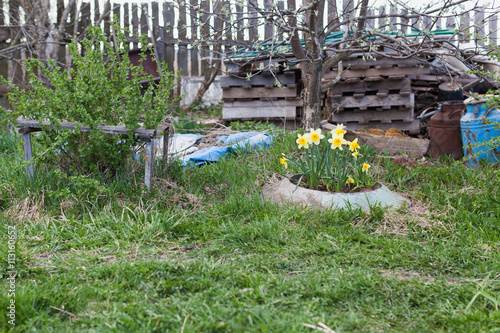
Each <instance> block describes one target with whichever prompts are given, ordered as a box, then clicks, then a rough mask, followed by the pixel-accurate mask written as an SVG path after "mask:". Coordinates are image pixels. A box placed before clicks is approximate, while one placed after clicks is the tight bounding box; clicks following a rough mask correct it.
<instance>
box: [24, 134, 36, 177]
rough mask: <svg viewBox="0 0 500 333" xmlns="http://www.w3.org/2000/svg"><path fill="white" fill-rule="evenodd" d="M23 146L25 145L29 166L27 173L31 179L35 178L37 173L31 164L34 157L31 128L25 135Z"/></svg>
mask: <svg viewBox="0 0 500 333" xmlns="http://www.w3.org/2000/svg"><path fill="white" fill-rule="evenodd" d="M23 145H24V161H25V162H28V163H29V164H28V165H27V166H26V173H27V174H28V177H29V178H33V177H34V176H35V171H34V170H33V163H31V162H30V161H31V158H32V157H33V151H32V149H31V132H30V131H29V128H28V129H27V132H26V133H24V134H23Z"/></svg>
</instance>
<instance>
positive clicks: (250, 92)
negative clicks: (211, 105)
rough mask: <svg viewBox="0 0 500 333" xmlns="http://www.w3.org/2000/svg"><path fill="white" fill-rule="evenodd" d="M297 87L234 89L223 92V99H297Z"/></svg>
mask: <svg viewBox="0 0 500 333" xmlns="http://www.w3.org/2000/svg"><path fill="white" fill-rule="evenodd" d="M297 95H298V93H297V87H286V88H278V87H275V88H261V87H256V88H253V87H251V86H249V88H248V89H247V88H240V87H234V88H229V89H224V90H222V98H223V99H240V98H245V99H247V98H261V99H263V98H287V97H297Z"/></svg>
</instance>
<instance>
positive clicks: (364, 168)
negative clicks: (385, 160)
mask: <svg viewBox="0 0 500 333" xmlns="http://www.w3.org/2000/svg"><path fill="white" fill-rule="evenodd" d="M371 167H372V166H371V165H370V164H367V163H363V168H362V171H364V172H366V171H367V170H368V169H370V168H371Z"/></svg>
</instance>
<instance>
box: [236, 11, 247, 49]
mask: <svg viewBox="0 0 500 333" xmlns="http://www.w3.org/2000/svg"><path fill="white" fill-rule="evenodd" d="M235 5H236V40H238V41H240V42H242V41H243V40H244V39H245V30H244V23H243V4H242V3H241V2H236V4H235Z"/></svg>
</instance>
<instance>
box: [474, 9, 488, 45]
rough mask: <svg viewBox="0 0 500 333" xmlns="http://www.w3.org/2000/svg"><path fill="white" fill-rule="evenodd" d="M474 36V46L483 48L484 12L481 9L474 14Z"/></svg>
mask: <svg viewBox="0 0 500 333" xmlns="http://www.w3.org/2000/svg"><path fill="white" fill-rule="evenodd" d="M474 34H475V38H474V39H475V41H476V44H477V45H479V46H484V38H485V35H486V32H485V29H484V11H482V10H481V9H478V10H476V14H475V15H474Z"/></svg>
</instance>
